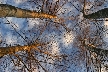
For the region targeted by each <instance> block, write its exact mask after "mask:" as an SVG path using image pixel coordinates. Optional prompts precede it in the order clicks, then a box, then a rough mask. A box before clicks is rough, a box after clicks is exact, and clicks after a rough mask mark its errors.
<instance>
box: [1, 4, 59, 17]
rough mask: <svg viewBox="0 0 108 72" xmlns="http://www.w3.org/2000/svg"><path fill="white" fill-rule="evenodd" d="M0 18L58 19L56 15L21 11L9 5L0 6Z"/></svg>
mask: <svg viewBox="0 0 108 72" xmlns="http://www.w3.org/2000/svg"><path fill="white" fill-rule="evenodd" d="M0 17H17V18H50V19H52V18H57V16H56V15H51V14H46V13H42V12H36V11H31V10H26V9H21V8H18V7H14V6H11V5H8V4H0Z"/></svg>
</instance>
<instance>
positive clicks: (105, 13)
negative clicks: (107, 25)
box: [84, 8, 108, 19]
mask: <svg viewBox="0 0 108 72" xmlns="http://www.w3.org/2000/svg"><path fill="white" fill-rule="evenodd" d="M84 18H87V19H99V18H108V8H105V9H102V10H99V11H97V12H95V13H92V14H89V15H84Z"/></svg>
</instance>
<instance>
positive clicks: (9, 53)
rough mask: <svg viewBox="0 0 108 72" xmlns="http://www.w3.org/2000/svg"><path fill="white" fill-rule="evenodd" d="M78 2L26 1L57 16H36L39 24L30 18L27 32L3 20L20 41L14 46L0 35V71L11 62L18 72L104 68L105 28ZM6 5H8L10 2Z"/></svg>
mask: <svg viewBox="0 0 108 72" xmlns="http://www.w3.org/2000/svg"><path fill="white" fill-rule="evenodd" d="M77 2H79V3H78V5H76V0H70V1H67V0H57V1H55V2H54V1H53V0H41V1H40V0H31V1H27V3H30V4H31V5H32V4H35V5H38V6H37V7H39V6H40V10H41V11H42V13H46V14H48V15H50V16H51V18H52V17H53V15H56V16H57V17H58V18H56V19H55V20H53V19H51V18H49V17H43V18H40V17H39V20H38V21H39V25H36V22H33V21H35V20H36V19H32V20H31V21H30V22H32V23H30V24H33V23H34V24H35V26H34V27H32V29H27V30H26V31H25V30H24V28H23V29H20V31H18V30H17V28H18V27H16V24H14V23H13V21H12V22H11V21H9V20H8V19H6V21H5V23H4V24H5V25H6V24H8V25H10V26H12V28H13V30H12V31H13V33H14V35H16V36H17V38H18V39H19V40H20V41H19V43H20V44H18V42H17V43H16V45H13V44H12V43H11V45H9V44H6V42H5V39H3V37H2V38H1V39H2V40H1V41H2V42H1V48H0V51H1V52H0V56H3V57H2V58H1V59H0V60H1V63H0V71H6V70H5V69H6V68H7V67H9V65H10V64H12V65H13V67H12V66H11V70H10V71H17V72H22V71H23V72H26V71H29V72H32V71H36V70H37V72H39V71H44V72H51V71H53V72H55V71H61V72H69V71H70V72H77V71H79V70H80V72H90V71H95V72H96V71H97V72H99V71H100V72H101V70H102V68H103V67H104V68H107V65H105V64H103V63H104V61H105V60H107V59H106V57H107V55H106V53H107V50H106V49H104V47H105V46H104V45H105V41H104V40H103V38H104V34H105V32H107V29H105V26H104V25H103V24H102V21H98V20H94V18H98V17H97V15H96V17H95V16H92V14H88V15H85V13H84V12H83V11H82V10H84V8H83V7H81V5H84V1H82V0H80V1H79V0H78V1H77ZM86 3H87V4H88V3H89V2H86ZM90 4H91V3H90ZM6 6H7V7H10V5H9V6H8V5H6ZM11 7H13V6H11ZM84 7H85V5H84ZM13 8H15V7H13ZM9 9H10V8H9ZM18 9H19V8H18ZM21 10H22V9H21ZM23 10H24V9H23ZM76 10H77V11H76ZM26 11H29V10H26ZM84 11H85V10H84ZM30 12H31V11H30ZM81 12H82V13H81ZM7 14H8V12H7ZM24 14H25V13H24ZM81 14H84V15H85V16H83V15H81ZM12 15H13V14H12ZM5 16H6V15H5ZM27 16H28V15H27ZM14 17H15V16H14ZM25 18H26V17H25ZM44 18H46V19H44ZM53 18H55V17H53ZM89 18H91V19H89ZM92 18H93V19H92ZM29 20H30V19H28V21H29ZM28 21H26V25H27V24H28ZM21 25H22V24H21ZM19 37H21V38H22V39H21V38H19ZM68 38H69V39H68ZM21 44H22V45H21ZM104 54H105V55H104ZM3 69H4V70H3ZM106 71H107V70H106Z"/></svg>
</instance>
